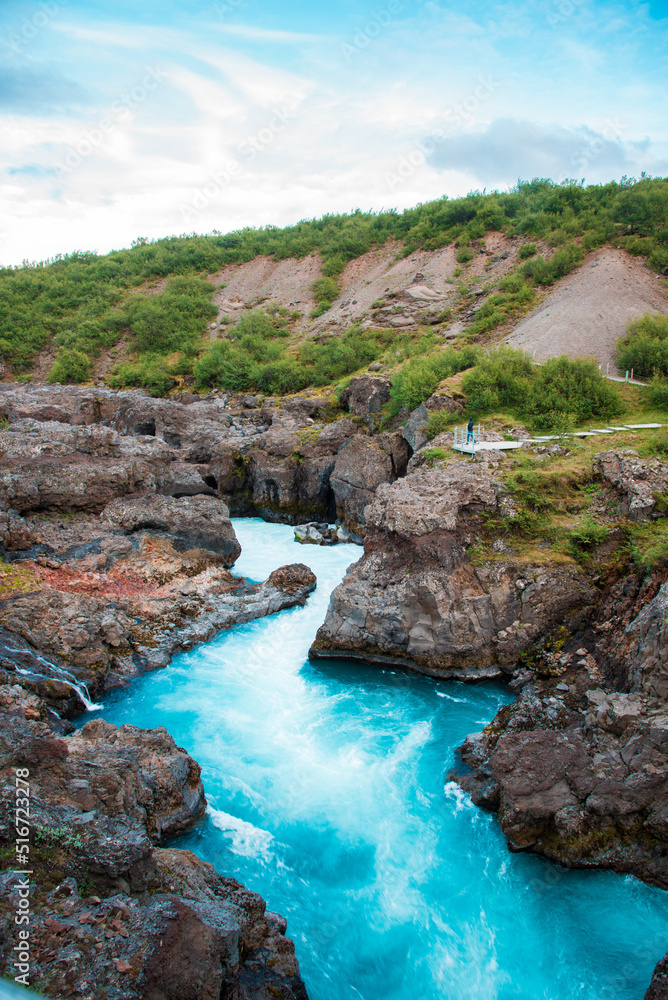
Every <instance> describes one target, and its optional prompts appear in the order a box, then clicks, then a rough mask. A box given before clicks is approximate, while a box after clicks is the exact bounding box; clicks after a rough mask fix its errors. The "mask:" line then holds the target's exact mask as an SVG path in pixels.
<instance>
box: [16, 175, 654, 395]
mask: <svg viewBox="0 0 668 1000" xmlns="http://www.w3.org/2000/svg"><path fill="white" fill-rule="evenodd" d="M493 234H503V236H504V238H506V239H507V240H510V241H512V242H513V245H515V246H516V247H517V251H516V253H515V256H514V258H513V262H512V268H511V269H510V270H509V271H507V272H506V273H504V274H501V275H499V276H498V277H497V279H495V281H494V282H492V283H491V284H490V283H489V282H488V284H487V285H486V286H485V297H484V299H483V300H482V303H481V305H480V307H479V308H478V309H477V310H476V312H475V315H474V316H473V317H471V316H469V318H468V320H465V321H464V322H463V323H462V330H461V331H460V335H459V341H460V342H462V341H463V344H462V343H459V344H458V346H463V345H464V344H471V343H476V342H488V340H489V338H490V336H492V335H493V332H494V331H498V330H499V328H503V326H504V324H507V323H509V322H513V321H514V320H515V319H516V318H518V317H519V316H521V315H523V313H525V312H526V311H527V310H528V309H529V308H531V307H532V305H533V304H534V303H535V301H536V298H537V296H539V295H540V293H541V289H544V288H545V287H546V286H549V285H550V284H551V283H553V282H554V281H556V280H557V279H559V278H561V277H563V276H564V275H566V274H568V273H570V272H571V271H572V270H573V269H574V268H577V267H578V265H579V264H580V263H581V261H582V259H583V257H584V255H585V254H586V253H587V252H588V251H590V250H592V249H595V248H597V247H601V246H604V245H605V244H612V245H613V246H615V247H622V248H623V249H625V250H626V251H627V252H628V253H630V254H633V255H635V256H639V257H642V258H644V259H645V260H646V261H647V264H648V266H649V267H650V268H652V269H654V270H655V271H657V272H658V273H664V274H665V273H668V180H667V179H661V178H655V179H651V178H642V179H641V180H640V181H634V180H626V179H623V180H622V182H620V183H614V182H613V183H610V184H605V185H597V186H589V187H583V186H580V185H579V184H576V183H566V184H562V185H558V184H554V183H553V182H551V181H549V180H534V181H531V182H526V183H520V184H518V185H517V187H516V188H515V189H514V190H513V191H511V192H508V193H499V192H493V193H491V194H471V195H468V196H467V197H465V198H458V199H454V200H449V199H447V198H442V199H440V200H438V201H434V202H429V203H426V204H423V205H418V206H417V207H416V208H413V209H409V210H406V211H404V212H402V213H399V212H395V211H390V212H381V213H378V214H371V213H362V212H359V211H358V212H354V213H352V214H350V215H336V216H334V215H331V216H325V217H323V218H322V219H317V220H308V221H303V222H300V223H298V224H297V225H295V226H290V227H286V228H284V229H279V228H275V227H266V228H263V229H244V230H241V231H239V232H234V233H228V234H225V235H223V234H220V233H217V232H214V233H213V234H211V235H208V236H195V235H192V236H186V235H184V236H179V237H170V238H166V239H161V240H156V241H154V242H148V241H146V240H138V241H137V242H136V243H135V244H133V246H132V247H131V248H130V249H129V250H121V251H114V252H112V253H110V254H107V255H105V256H99V255H97V254H95V253H75V254H72V255H69V256H66V257H61V258H56V259H54V260H50V261H45V262H42V263H39V264H34V263H27V262H26V263H24V264H23V265H22V266H21V267H16V268H4V269H2V270H0V358H1V359H2V362H3V364H4V366H5V373H6V377H10V378H29V377H30V374H31V371H32V370H33V367H34V364H35V360H36V358H37V357H38V356H39V355H41V354H43V352H45V351H51V352H53V354H54V357H53V358H52V361H53V362H54V363H53V365H52V367H51V370H50V375H49V377H50V379H51V380H52V381H59V382H73V381H80V382H81V381H87V380H88V379H90V378H91V377H92V375H93V372H94V368H95V363H96V359H97V358H99V357H100V355H101V354H102V353H104V352H112V354H113V353H114V352H116V351H117V350H118V349H119V345H122V346H123V351H122V352H121V353H122V354H125V355H126V357H125V360H124V361H122V362H121V361H120V360H119V363H118V364H117V365H116V367H115V368H113V369H112V370H111V374H110V375H109V376H108V377H107V381H108V382H109V384H111V385H112V386H116V387H119V388H120V387H122V386H125V385H141V386H144V387H145V388H147V389H148V390H149V391H151V392H153V393H155V394H162V393H165V392H167V391H169V389H170V388H171V387H173V386H174V385H175V384H177V383H178V384H180V385H188V386H194V387H195V388H200V389H204V388H207V387H210V386H216V387H220V388H224V389H229V390H232V391H246V390H253V391H259V392H264V393H268V394H278V393H288V392H295V391H300V390H301V389H303V388H305V387H307V386H319V385H330V384H333V383H336V382H337V381H338V380H340V379H342V378H344V377H345V376H347V375H349V374H351V373H352V372H354V371H356V370H357V369H359V368H360V367H362V366H366V365H368V364H369V363H370V362H372V361H376V360H383V361H385V362H390V361H391V362H392V365H393V366H394V367H396V365H397V364H400V363H401V362H403V361H405V360H406V359H409V358H416V357H417V356H427V355H429V354H430V353H433V352H434V351H437V350H439V349H440V347H441V343H440V342H439V339H438V332H439V331H438V326H437V325H435V326H431V327H428V328H427V330H428V332H426V333H425V332H424V329H412V330H410V331H398V330H396V329H394V328H392V327H389V326H387V325H384V323H383V320H382V319H378V318H377V317H374V316H373V311H371V316H372V319H370V320H368V321H367V322H365V324H364V327H363V328H362V327H360V326H359V325H355V326H353V327H352V328H351V329H350V330H349V331H347V332H343V333H341V332H340V331H339V333H340V335H339V336H336V337H332V336H327V335H326V331H325V328H324V327H322V326H318V322H319V317H327V315H328V311H329V310H330V308H331V306H332V303H333V302H335V301H336V300H337V297H338V296H339V293H340V291H341V281H342V274H343V272H344V270H345V269H346V267H347V266H348V265H349V263H350V262H351V261H355V260H356V259H358V258H360V257H362V255H364V254H367V253H368V252H369V251H372V250H374V248H379V247H385V246H386V245H391V246H392V247H395V248H396V252H397V253H398V255H399V256H401V255H403V256H405V257H410V255H411V254H414V253H415V252H416V251H420V250H422V251H429V252H435V251H439V250H440V249H441V248H444V247H448V246H451V245H452V247H453V251H454V254H455V258H456V264H457V267H456V269H455V271H454V272H453V273H454V275H455V278H456V279H457V280H459V281H460V283H461V286H462V294H461V300H462V302H463V301H464V299H465V298H466V296H467V295H468V294H469V289H468V287H467V285H466V276H467V273H468V270H469V268H471V263H472V262H473V261H474V260H475V257H476V255H477V254H479V253H482V252H484V247H485V243H486V241H487V240H489V239H490V236H491V235H493ZM258 255H263V256H265V257H268V258H271V259H272V260H274V261H286V260H288V259H297V260H299V259H303V258H305V257H307V256H309V255H316V256H317V258H318V260H319V264H320V270H319V277H318V278H317V279H316V280H315V281H314V282H312V284H311V285H310V290H309V291H310V296H311V298H312V300H313V302H314V303H315V307H314V308H313V309H312V310H311V312H310V314H309V315H307V316H304V315H303V314H302V312H300V311H299V310H293V309H290V308H288V307H286V306H281V305H278V304H272V303H269V304H268V305H266V306H265V308H263V309H260V310H258V309H255V310H253V311H249V310H244V311H243V312H242V313H241V314H240V315H239V316H235V319H234V322H231V323H230V325H229V326H227V327H226V328H225V329H224V330H223V331H222V333H220V334H218V335H216V336H215V339H213V340H211V339H209V337H208V336H207V329H208V327H209V325H210V323H211V321H212V320H213V319H214V318H215V317H216V316H217V314H218V307H217V305H216V304H214V297H215V293H216V285H215V282H214V281H212V280H211V276H213V275H216V274H218V273H219V272H220V271H221V270H222V269H224V268H229V267H230V266H231V265H242V264H244V263H245V262H249V261H253V260H254V259H255V258H256V257H258ZM453 280H455V279H454V278H453ZM374 305H375V303H374ZM445 315H446V314H445V313H444V314H443V318H445ZM462 315H464V313H463V311H462ZM430 322H431V321H430ZM437 322H438V317H437V318H436V321H435V323H436V324H437ZM56 352H57V356H56Z"/></svg>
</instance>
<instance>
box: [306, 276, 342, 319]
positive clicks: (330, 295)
mask: <svg viewBox="0 0 668 1000" xmlns="http://www.w3.org/2000/svg"><path fill="white" fill-rule="evenodd" d="M311 291H312V292H313V297H314V299H315V300H316V302H317V303H318V305H317V308H316V309H314V310H313V312H312V313H311V316H313V317H317V316H322V314H323V313H324V312H327V310H328V309H329V307H330V306H331V304H332V302H333V301H334V299H336V298H338V295H339V286H338V285H337V283H336V281H334V278H328V277H324V278H318V279H317V281H314V282H313V284H312V285H311Z"/></svg>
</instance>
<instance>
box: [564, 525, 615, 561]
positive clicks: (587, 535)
mask: <svg viewBox="0 0 668 1000" xmlns="http://www.w3.org/2000/svg"><path fill="white" fill-rule="evenodd" d="M607 537H608V528H607V527H606V526H605V525H604V524H598V523H597V522H596V521H594V520H593V518H591V517H585V518H584V520H583V522H582V524H581V525H580V526H579V527H577V528H573V530H572V531H571V532H570V534H569V536H568V550H569V552H570V554H571V555H572V556H573V558H574V559H582V558H583V556H586V555H587V553H589V552H590V551H591V550H592V549H593V548H596V546H597V545H600V544H601V543H602V542H604V541H605V539H606V538H607Z"/></svg>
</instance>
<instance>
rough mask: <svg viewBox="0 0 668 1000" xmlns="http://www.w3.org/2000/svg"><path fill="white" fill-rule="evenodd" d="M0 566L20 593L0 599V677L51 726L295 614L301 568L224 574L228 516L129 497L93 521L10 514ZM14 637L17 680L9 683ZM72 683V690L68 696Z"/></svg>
mask: <svg viewBox="0 0 668 1000" xmlns="http://www.w3.org/2000/svg"><path fill="white" fill-rule="evenodd" d="M9 523H11V525H12V532H13V533H12V534H11V537H8V539H7V545H8V546H11V545H14V544H16V545H19V546H20V548H17V549H14V548H11V549H10V548H6V551H5V558H8V557H12V558H13V559H14V561H13V562H12V563H10V566H11V567H12V568H14V567H16V568H17V570H18V568H19V567H20V569H21V571H23V572H28V571H29V572H30V573H31V574H32V575H31V578H30V582H29V583H28V585H27V589H28V592H27V593H21V592H20V591H19V592H18V593H15V594H12V595H11V596H9V597H7V598H6V599H4V600H0V623H1V624H2V627H3V632H2V633H0V667H2V671H3V677H4V678H5V679H6V681H11V680H12V679H13V678H16V677H19V676H20V683H22V684H23V685H24V686H26V687H28V688H29V689H30V690H32V691H33V692H34V693H36V694H39V695H40V696H41V697H42V698H43V699H44V700H45V701H46V702H47V704H48V705H49V707H51V708H52V709H54V710H55V711H57V712H58V714H59V715H60V716H61V717H68V716H71V715H72V714H74V713H76V711H78V710H80V709H81V707H82V706H81V704H80V701H79V700H77V699H75V700H74V702H72V695H73V691H74V692H76V691H77V690H78V692H79V693H81V691H82V688H83V691H84V692H85V697H89V698H92V699H95V698H97V697H99V696H100V695H101V694H103V693H104V692H105V691H108V690H110V689H111V688H114V687H118V686H119V685H124V684H127V682H128V681H129V680H130V679H131V678H133V677H135V676H136V675H137V674H138V673H139V672H141V671H142V670H150V669H155V668H156V667H162V666H165V665H166V664H167V663H169V661H170V659H171V657H172V655H173V653H174V652H176V651H179V650H185V649H190V648H191V647H192V646H194V645H195V644H197V643H198V642H203V641H204V640H206V639H208V638H210V637H211V636H212V635H214V634H215V633H216V632H218V631H220V630H222V629H224V628H229V627H230V626H231V625H234V624H237V623H240V622H243V621H249V620H250V619H252V618H258V617H262V616H263V615H267V614H273V613H274V612H276V611H280V610H282V609H283V608H286V607H293V606H294V605H295V604H300V603H301V604H303V603H304V601H305V600H306V598H307V596H308V594H309V593H310V592H311V591H312V590H313V588H314V587H315V582H316V581H315V577H314V575H313V573H311V571H310V570H309V569H307V567H306V566H303V565H301V564H295V565H294V566H292V567H288V568H284V570H283V572H282V574H281V573H279V571H276V572H275V573H273V574H272V575H271V576H270V577H269V579H268V580H267V581H265V583H263V584H253V585H250V584H248V583H247V582H246V581H245V580H243V579H241V578H239V577H234V576H232V575H231V574H230V572H229V570H228V567H230V566H231V565H232V564H233V563H234V561H235V560H236V559H237V557H238V555H239V553H240V551H241V549H240V546H239V543H238V541H237V538H236V535H235V533H234V529H233V527H232V524H231V522H230V519H229V516H228V510H227V507H226V505H225V504H224V503H223V502H222V501H221V500H218V499H215V498H213V497H209V496H193V497H183V498H179V499H175V498H173V497H165V496H158V495H156V494H148V495H136V494H133V495H130V496H127V497H123V498H117V499H116V500H114V501H112V502H111V503H110V504H108V505H107V506H106V507H104V508H103V510H102V513H101V514H100V515H99V516H97V515H94V514H84V513H81V514H78V515H77V516H75V517H70V518H66V519H65V520H61V519H60V517H57V518H55V519H54V518H48V517H44V516H43V515H28V517H27V518H26V519H23V518H20V517H18V516H17V515H16V514H15V513H14V514H12V515H11V518H10V519H9ZM17 636H18V637H20V639H21V643H22V644H23V645H22V658H21V663H22V669H23V670H24V671H25V670H26V669H27V670H28V673H27V674H26V673H23V674H21V675H18V674H17V673H16V669H17V664H18V661H17V659H16V655H15V652H16V649H17ZM72 682H74V683H75V685H76V687H75V688H72Z"/></svg>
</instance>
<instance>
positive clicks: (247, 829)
mask: <svg viewBox="0 0 668 1000" xmlns="http://www.w3.org/2000/svg"><path fill="white" fill-rule="evenodd" d="M207 814H208V815H209V816H210V817H211V822H212V823H213V825H214V826H215V827H216V828H217V829H218V830H222V832H223V833H224V834H225V837H226V838H227V839H228V840H229V841H230V848H231V850H232V851H233V852H234V854H238V855H240V856H241V857H244V858H263V859H264V860H265V861H268V860H269V857H270V848H271V845H272V843H273V840H274V838H273V836H272V835H271V834H270V833H268V832H267V831H266V830H260V829H258V827H256V826H253V824H252V823H246V822H245V820H243V819H239V818H238V817H237V816H230V814H229V813H226V812H223V811H222V809H212V808H211V806H209V808H208V809H207Z"/></svg>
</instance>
